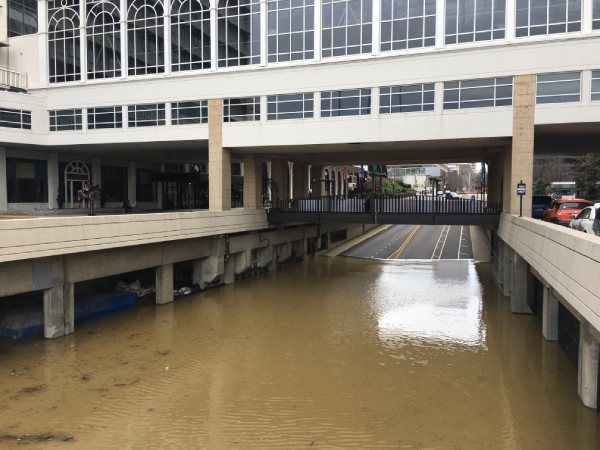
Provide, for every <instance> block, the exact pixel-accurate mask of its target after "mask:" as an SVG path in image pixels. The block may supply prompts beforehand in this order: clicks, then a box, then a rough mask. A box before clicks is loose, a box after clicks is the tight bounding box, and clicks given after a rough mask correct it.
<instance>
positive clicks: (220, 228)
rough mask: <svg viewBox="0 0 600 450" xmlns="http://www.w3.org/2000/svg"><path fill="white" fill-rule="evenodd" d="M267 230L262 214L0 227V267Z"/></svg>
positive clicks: (87, 219)
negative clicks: (58, 256)
mask: <svg viewBox="0 0 600 450" xmlns="http://www.w3.org/2000/svg"><path fill="white" fill-rule="evenodd" d="M266 228H269V224H268V222H267V215H266V213H265V212H264V211H263V210H244V209H241V208H240V209H233V210H230V211H218V212H215V211H192V212H175V213H155V214H128V215H114V216H111V215H107V216H83V217H82V216H79V217H43V218H32V219H18V220H5V221H1V222H0V262H6V261H16V260H23V259H31V258H40V257H45V256H53V255H64V254H69V253H79V252H86V251H92V250H105V249H111V248H118V247H126V246H132V245H142V244H151V243H157V242H164V241H173V240H178V239H191V238H196V237H204V236H211V235H215V234H227V233H240V232H245V231H253V230H260V229H266Z"/></svg>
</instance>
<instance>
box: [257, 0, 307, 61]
mask: <svg viewBox="0 0 600 450" xmlns="http://www.w3.org/2000/svg"><path fill="white" fill-rule="evenodd" d="M267 5H268V53H269V62H282V61H298V60H303V59H312V58H314V41H315V37H314V27H315V6H314V0H269V1H268V3H267Z"/></svg>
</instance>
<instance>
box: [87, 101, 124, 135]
mask: <svg viewBox="0 0 600 450" xmlns="http://www.w3.org/2000/svg"><path fill="white" fill-rule="evenodd" d="M87 120H88V123H87V127H88V130H101V129H104V128H122V127H123V108H121V107H120V106H109V107H105V108H88V110H87Z"/></svg>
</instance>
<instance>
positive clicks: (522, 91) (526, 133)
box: [505, 75, 536, 217]
mask: <svg viewBox="0 0 600 450" xmlns="http://www.w3.org/2000/svg"><path fill="white" fill-rule="evenodd" d="M535 85H536V75H520V76H516V77H514V95H513V138H512V155H511V178H510V183H508V184H509V189H510V192H511V197H510V199H511V200H510V213H511V214H513V215H518V214H519V205H520V199H519V196H518V195H516V190H517V184H518V183H519V182H521V181H523V183H525V184H526V185H527V193H526V195H524V196H523V216H524V217H531V192H532V189H533V140H534V115H535ZM505 180H506V181H508V180H509V179H507V178H505ZM506 181H505V182H506Z"/></svg>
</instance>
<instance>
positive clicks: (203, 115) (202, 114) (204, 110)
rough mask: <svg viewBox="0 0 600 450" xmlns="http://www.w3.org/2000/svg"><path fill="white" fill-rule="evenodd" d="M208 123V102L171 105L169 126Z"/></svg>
mask: <svg viewBox="0 0 600 450" xmlns="http://www.w3.org/2000/svg"><path fill="white" fill-rule="evenodd" d="M198 123H208V100H203V101H197V102H176V103H171V124H172V125H189V124H198Z"/></svg>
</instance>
